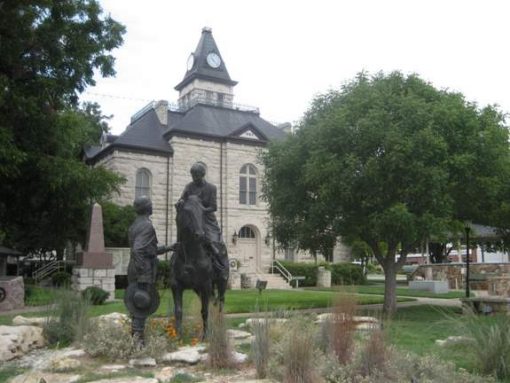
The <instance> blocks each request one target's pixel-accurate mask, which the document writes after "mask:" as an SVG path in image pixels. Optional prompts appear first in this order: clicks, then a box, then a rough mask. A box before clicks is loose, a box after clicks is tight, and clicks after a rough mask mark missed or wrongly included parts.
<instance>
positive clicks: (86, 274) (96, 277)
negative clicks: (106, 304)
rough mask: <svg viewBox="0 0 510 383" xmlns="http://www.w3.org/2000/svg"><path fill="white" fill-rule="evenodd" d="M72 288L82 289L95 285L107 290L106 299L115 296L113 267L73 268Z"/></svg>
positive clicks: (110, 299) (109, 299)
mask: <svg viewBox="0 0 510 383" xmlns="http://www.w3.org/2000/svg"><path fill="white" fill-rule="evenodd" d="M71 281H72V288H73V289H74V290H77V291H83V290H85V289H86V288H87V287H90V286H96V287H99V288H101V289H103V290H104V291H106V292H108V293H109V294H110V295H109V296H108V299H107V300H108V301H112V300H113V299H114V298H115V269H114V268H109V269H92V268H87V267H83V266H78V267H75V268H74V269H73V276H72V279H71Z"/></svg>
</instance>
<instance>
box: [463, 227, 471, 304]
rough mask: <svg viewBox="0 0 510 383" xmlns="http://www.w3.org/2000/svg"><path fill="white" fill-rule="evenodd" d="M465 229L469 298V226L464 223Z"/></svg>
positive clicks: (467, 296) (467, 295)
mask: <svg viewBox="0 0 510 383" xmlns="http://www.w3.org/2000/svg"><path fill="white" fill-rule="evenodd" d="M464 230H465V231H466V298H469V295H470V291H469V232H470V231H471V228H470V227H469V226H468V225H467V224H466V226H465V227H464Z"/></svg>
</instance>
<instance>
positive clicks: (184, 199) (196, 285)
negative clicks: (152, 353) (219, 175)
mask: <svg viewBox="0 0 510 383" xmlns="http://www.w3.org/2000/svg"><path fill="white" fill-rule="evenodd" d="M205 172H206V171H205V167H204V165H202V164H201V163H196V164H194V165H193V166H192V167H191V177H192V179H193V182H191V183H189V184H188V185H186V187H185V188H184V191H183V193H182V196H181V198H180V199H179V201H178V202H177V204H176V205H175V207H176V209H177V216H176V223H177V241H178V242H177V244H175V245H174V248H175V249H176V250H177V252H176V253H175V254H174V255H173V256H172V260H171V267H170V287H171V289H172V295H173V297H174V315H175V323H176V328H177V332H178V333H179V335H182V294H183V291H184V289H193V290H194V291H195V292H196V293H197V295H198V296H199V297H200V299H201V302H202V310H201V314H202V320H203V337H205V335H206V333H207V315H208V307H209V299H210V297H211V295H213V294H214V290H215V289H216V290H217V293H218V298H217V301H219V309H220V310H222V309H223V304H224V301H225V290H226V288H227V280H228V276H229V264H228V254H227V248H226V246H225V244H224V242H223V240H222V238H221V230H220V227H219V225H218V221H217V220H216V216H215V214H214V212H215V211H216V209H217V204H216V186H214V185H213V184H211V183H208V182H207V181H205V179H204V177H205Z"/></svg>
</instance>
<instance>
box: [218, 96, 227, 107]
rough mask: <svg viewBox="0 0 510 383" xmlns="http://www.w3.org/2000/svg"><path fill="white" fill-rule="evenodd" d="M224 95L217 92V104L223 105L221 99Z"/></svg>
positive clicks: (222, 99)
mask: <svg viewBox="0 0 510 383" xmlns="http://www.w3.org/2000/svg"><path fill="white" fill-rule="evenodd" d="M224 99H225V98H224V95H223V93H218V105H219V106H223V101H224Z"/></svg>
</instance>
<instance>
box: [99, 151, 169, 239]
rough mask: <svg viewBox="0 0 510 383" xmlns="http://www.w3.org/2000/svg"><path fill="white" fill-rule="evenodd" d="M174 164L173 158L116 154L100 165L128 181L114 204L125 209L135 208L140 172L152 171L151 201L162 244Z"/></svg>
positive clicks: (123, 152)
mask: <svg viewBox="0 0 510 383" xmlns="http://www.w3.org/2000/svg"><path fill="white" fill-rule="evenodd" d="M167 161H168V164H167ZM171 162H172V158H167V157H164V156H158V155H150V154H142V153H134V152H125V151H118V150H115V151H114V152H113V154H112V155H111V156H108V157H107V158H106V159H104V160H102V161H101V162H100V163H99V164H98V165H102V166H104V167H105V168H107V169H110V170H112V171H115V172H117V173H119V174H121V175H122V176H124V177H125V178H126V182H125V183H124V184H122V185H121V186H120V193H119V194H117V195H114V196H113V198H112V201H113V202H114V203H116V204H118V205H121V206H125V205H132V204H133V201H134V199H135V182H136V172H137V170H138V169H141V168H145V169H147V170H149V171H150V173H151V175H152V179H151V195H150V198H151V200H152V210H153V214H152V217H151V219H152V222H153V224H154V227H155V229H156V235H157V236H158V241H159V242H160V243H161V244H165V242H166V239H167V231H166V223H167V221H166V220H167V170H168V171H169V170H170V167H171ZM167 165H168V166H167ZM167 168H168V169H167ZM169 193H170V192H169ZM168 197H170V195H168ZM172 209H173V205H169V206H168V210H169V211H171V210H172ZM167 241H168V243H166V244H170V243H171V240H170V238H168V240H167Z"/></svg>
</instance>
